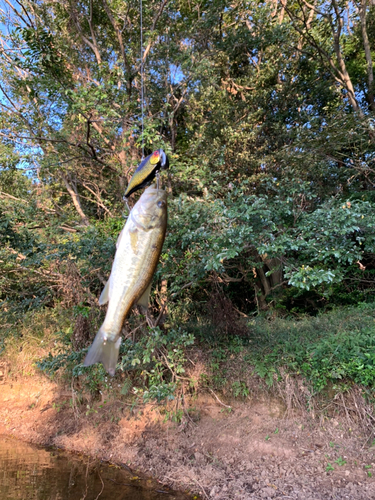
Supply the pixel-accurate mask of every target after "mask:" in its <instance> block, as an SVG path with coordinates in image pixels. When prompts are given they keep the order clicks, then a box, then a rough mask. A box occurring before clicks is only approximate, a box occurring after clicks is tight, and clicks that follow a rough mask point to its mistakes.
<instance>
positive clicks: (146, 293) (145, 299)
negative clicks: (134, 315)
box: [137, 283, 151, 309]
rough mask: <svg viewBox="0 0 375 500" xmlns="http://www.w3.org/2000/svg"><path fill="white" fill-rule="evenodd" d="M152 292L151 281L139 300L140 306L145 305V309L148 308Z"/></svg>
mask: <svg viewBox="0 0 375 500" xmlns="http://www.w3.org/2000/svg"><path fill="white" fill-rule="evenodd" d="M150 293H151V283H150V284H149V285H148V287H147V288H146V290H145V291H144V292H143V294H142V295H141V297H139V299H138V300H137V304H138V305H139V306H142V307H144V308H145V309H148V302H149V300H150Z"/></svg>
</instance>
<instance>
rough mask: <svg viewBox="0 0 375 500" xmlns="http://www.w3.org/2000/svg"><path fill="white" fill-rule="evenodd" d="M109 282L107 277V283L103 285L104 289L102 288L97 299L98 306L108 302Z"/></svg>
mask: <svg viewBox="0 0 375 500" xmlns="http://www.w3.org/2000/svg"><path fill="white" fill-rule="evenodd" d="M110 280H111V277H109V279H108V281H107V283H106V284H105V287H104V288H103V291H102V293H101V294H100V297H99V305H100V306H104V304H106V303H107V302H108V301H109V282H110Z"/></svg>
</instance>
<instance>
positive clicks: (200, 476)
mask: <svg viewBox="0 0 375 500" xmlns="http://www.w3.org/2000/svg"><path fill="white" fill-rule="evenodd" d="M225 403H226V404H227V405H229V402H228V401H226V402H225ZM189 405H190V411H189V413H188V414H187V413H186V414H184V416H183V417H182V420H181V421H180V422H179V423H173V422H172V421H171V419H167V420H166V418H165V417H166V414H165V408H163V407H160V406H152V405H149V406H144V407H137V408H132V407H131V406H130V405H127V404H126V403H124V401H120V400H119V401H109V402H108V403H104V401H103V403H102V404H101V403H100V402H97V403H91V405H90V404H89V403H87V404H86V403H85V404H80V405H78V406H77V405H76V404H75V402H74V398H72V392H71V391H70V390H62V389H61V387H59V386H57V385H56V384H54V383H52V382H50V381H47V380H45V379H42V378H40V379H38V378H36V377H33V378H29V379H23V380H20V381H16V382H11V381H9V380H8V381H6V380H5V381H3V383H2V384H1V385H0V434H6V435H13V436H15V437H17V438H20V439H23V440H26V441H29V442H33V443H37V444H43V445H54V446H57V447H62V448H64V449H67V450H71V451H76V452H80V453H84V454H88V455H91V456H94V457H97V458H101V459H105V460H109V461H111V462H114V463H120V464H127V465H128V466H130V467H132V468H134V469H136V470H138V471H143V472H144V473H147V474H148V475H152V476H154V477H155V478H157V479H158V480H159V481H160V482H162V483H163V484H165V485H168V486H171V487H173V488H174V489H180V490H188V491H190V492H191V493H192V494H194V493H196V494H198V495H199V496H200V497H201V498H202V499H203V498H206V499H217V500H232V499H233V500H235V499H238V500H245V499H269V498H272V499H298V500H318V499H322V500H323V499H324V500H329V499H335V500H336V499H337V500H338V499H350V500H359V499H363V500H370V499H375V446H372V439H369V436H368V434H367V435H366V436H365V435H364V433H363V432H362V430H361V428H360V427H356V426H354V425H353V424H352V422H351V423H348V421H347V419H346V418H345V415H343V416H336V417H334V418H323V417H320V418H319V419H315V420H314V419H312V418H311V417H308V416H307V415H302V414H298V413H295V414H293V415H290V414H289V416H288V417H285V413H286V412H285V408H284V407H283V405H282V404H280V403H278V402H277V401H271V400H266V399H264V400H259V399H257V400H255V399H252V400H249V399H248V400H246V401H243V402H238V401H234V402H231V407H232V408H231V409H229V408H227V407H226V406H224V405H223V404H220V403H219V401H218V400H217V399H216V397H215V395H214V394H211V393H206V394H202V395H200V396H198V397H196V398H195V399H193V400H191V401H190V402H189ZM188 415H189V416H188ZM373 476H374V477H373Z"/></svg>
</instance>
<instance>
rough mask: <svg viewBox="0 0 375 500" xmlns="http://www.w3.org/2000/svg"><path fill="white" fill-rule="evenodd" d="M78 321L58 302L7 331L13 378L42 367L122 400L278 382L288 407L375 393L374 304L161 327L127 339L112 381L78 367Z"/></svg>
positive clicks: (243, 395)
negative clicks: (226, 329) (234, 323)
mask: <svg viewBox="0 0 375 500" xmlns="http://www.w3.org/2000/svg"><path fill="white" fill-rule="evenodd" d="M73 320H74V317H73V314H72V311H69V310H66V309H63V308H58V307H57V308H55V309H44V310H41V311H39V312H33V313H30V314H26V315H25V316H24V317H23V318H22V320H20V321H19V323H17V324H16V325H15V327H16V328H15V329H14V330H13V331H12V332H11V333H10V332H9V331H7V332H6V331H5V329H3V330H2V331H3V333H4V332H5V334H4V335H3V341H4V347H5V349H4V351H3V352H2V354H1V356H2V358H3V359H6V361H7V363H8V366H9V367H10V370H11V373H10V376H18V375H22V376H29V375H30V376H33V375H34V374H35V373H38V372H39V373H40V370H39V369H38V368H37V366H39V368H42V369H43V370H44V372H45V373H46V374H52V375H51V376H54V377H55V378H54V379H55V381H56V382H59V380H61V383H67V382H69V380H73V379H74V380H75V383H77V384H78V385H79V387H81V388H82V391H88V392H90V393H92V394H93V395H94V397H98V394H100V393H105V394H107V393H108V394H109V393H111V394H112V393H113V395H114V393H115V392H116V391H117V392H118V393H119V394H118V397H119V398H129V400H132V399H134V397H138V398H141V399H143V400H145V401H146V400H150V401H151V400H155V399H156V400H159V401H160V400H164V399H168V398H169V399H170V400H173V399H174V398H175V400H177V399H178V398H179V396H178V394H179V393H178V391H180V392H181V390H182V389H181V387H183V392H184V394H185V395H186V394H188V393H189V392H194V391H197V390H198V389H200V388H205V387H209V388H210V389H211V388H212V389H214V390H215V391H221V393H222V394H224V395H225V396H226V397H228V398H238V399H241V400H246V399H247V398H249V397H252V396H254V395H259V394H260V393H261V392H264V393H267V391H268V390H270V389H272V388H273V389H275V388H276V389H277V391H278V392H277V391H276V393H277V394H278V395H279V396H281V397H282V398H283V399H284V400H285V402H286V405H287V407H288V408H290V407H293V405H294V406H295V405H296V404H297V402H298V404H299V405H300V406H301V405H305V408H308V407H309V405H310V404H311V400H312V398H313V397H314V396H316V395H319V394H325V397H326V399H328V400H329V401H334V403H333V405H332V406H333V407H335V406H334V405H337V404H338V403H340V401H342V400H341V399H340V400H337V398H336V399H335V397H336V396H337V395H338V394H339V395H340V394H344V393H345V392H350V390H351V389H352V388H355V389H356V391H357V394H358V395H359V396H358V397H359V399H362V395H366V397H367V401H370V402H372V401H373V400H374V399H375V305H374V304H364V305H360V306H358V307H347V308H340V309H336V310H333V311H330V312H328V313H325V314H321V315H319V316H317V317H308V316H306V317H302V318H300V319H298V320H295V319H280V318H276V319H268V318H267V317H262V316H258V317H256V318H254V319H251V320H250V321H248V323H247V325H246V328H242V329H241V331H242V333H241V335H240V336H239V335H231V334H230V333H227V334H220V335H215V331H214V328H213V325H212V324H211V325H208V324H207V322H206V323H205V322H204V321H200V322H198V323H195V325H193V324H192V323H190V324H185V325H182V326H181V327H182V328H181V330H180V329H178V330H174V329H172V328H168V329H167V330H165V331H161V330H160V331H159V330H157V329H156V330H155V331H153V333H152V334H151V333H150V332H146V333H147V334H143V335H141V336H140V337H139V338H138V339H137V342H136V343H135V344H133V343H132V342H131V341H130V340H127V341H124V342H123V346H122V370H123V371H121V370H118V373H117V375H116V377H115V379H111V378H110V377H109V378H108V376H107V374H106V373H105V372H104V370H103V368H102V366H101V365H100V364H99V365H95V366H93V367H89V368H84V367H82V365H80V360H81V358H82V356H83V351H84V349H83V350H82V349H81V350H80V351H74V350H72V347H71V344H70V339H71V337H72V329H73V327H72V321H73ZM242 326H244V325H242ZM192 331H193V332H194V335H195V337H196V339H195V342H194V338H193V336H192V335H191V332H192ZM236 331H239V329H238V328H237V329H236ZM0 340H1V329H0ZM193 342H194V344H193ZM193 366H194V367H195V370H196V372H197V373H198V371H199V374H198V375H199V376H198V375H197V373H195V374H194V373H193V372H194V369H193V368H192V367H193ZM198 366H199V367H200V368H199V370H198ZM55 373H56V374H57V376H55V375H54V374H55ZM64 373H65V375H64ZM67 377H68V379H69V380H67ZM193 380H194V383H193ZM290 387H293V391H295V392H296V391H297V390H298V391H299V395H298V398H299V399H298V398H295V399H294V400H293V398H294V395H293V394H292V395H290V391H291V389H290ZM177 388H178V389H177ZM115 389H116V390H115ZM273 389H272V390H273ZM135 390H136V396H134V394H135V392H134V391H135ZM288 391H289V393H288ZM361 391H362V392H361ZM116 397H117V396H116ZM181 397H182V396H181ZM340 397H341V396H340ZM297 400H298V401H297ZM340 404H341V403H340ZM352 406H353V405H352ZM349 410H350V408H349ZM370 411H371V414H372V409H371V410H370V409H369V407H366V412H367V413H368V412H370Z"/></svg>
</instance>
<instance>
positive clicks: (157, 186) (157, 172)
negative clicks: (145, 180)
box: [155, 170, 160, 191]
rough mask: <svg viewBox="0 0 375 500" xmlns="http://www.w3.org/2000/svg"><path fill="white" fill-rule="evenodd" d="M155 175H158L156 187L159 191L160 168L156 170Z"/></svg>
mask: <svg viewBox="0 0 375 500" xmlns="http://www.w3.org/2000/svg"><path fill="white" fill-rule="evenodd" d="M155 177H156V189H157V190H158V191H159V179H160V175H159V170H157V171H156V173H155Z"/></svg>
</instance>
